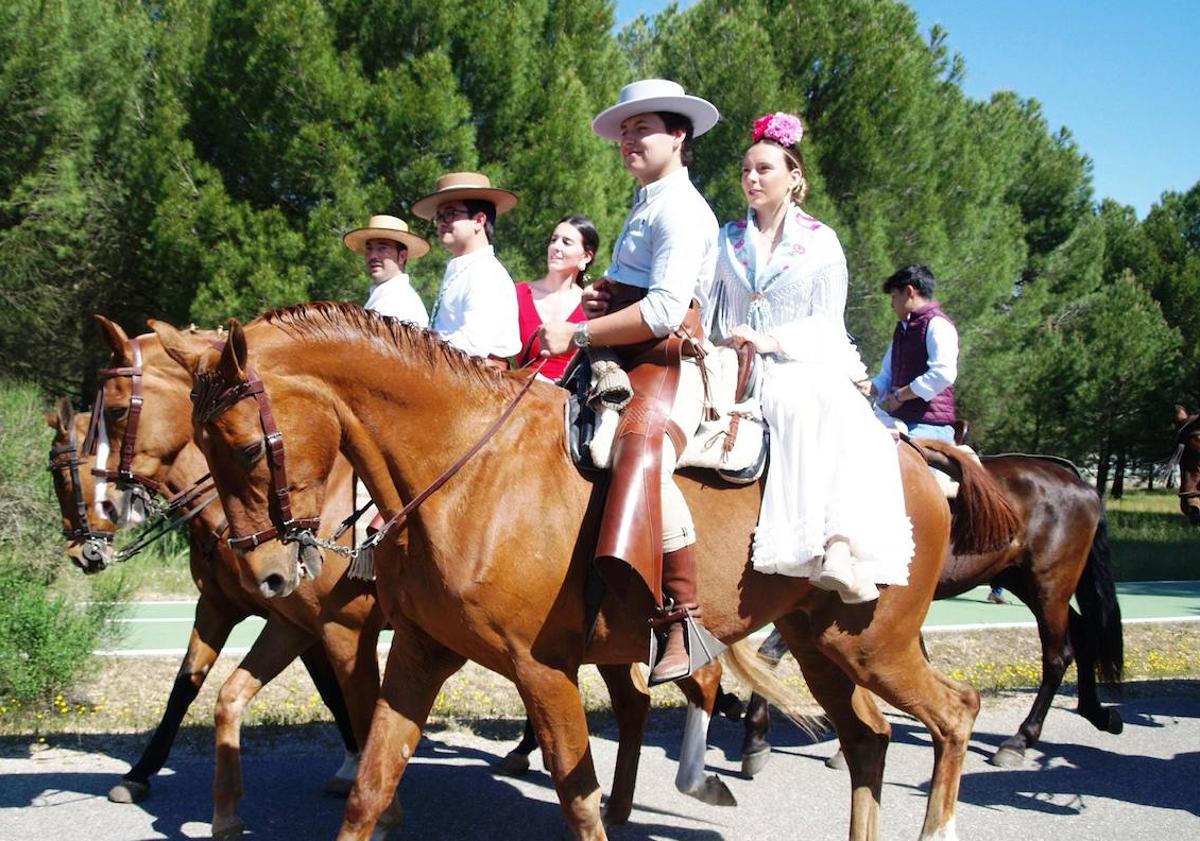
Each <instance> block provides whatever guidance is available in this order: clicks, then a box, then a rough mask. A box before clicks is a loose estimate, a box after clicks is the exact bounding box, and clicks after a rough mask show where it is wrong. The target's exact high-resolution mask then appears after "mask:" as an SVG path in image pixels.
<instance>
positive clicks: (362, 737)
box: [60, 316, 384, 838]
mask: <svg viewBox="0 0 1200 841" xmlns="http://www.w3.org/2000/svg"><path fill="white" fill-rule="evenodd" d="M97 322H98V323H99V325H100V327H101V332H102V335H103V336H104V338H105V340H106V342H107V344H108V346H109V349H110V350H111V352H112V357H111V360H110V366H109V370H110V371H114V370H115V371H133V370H135V369H136V370H138V371H139V377H138V379H137V380H136V386H135V380H134V378H133V377H132V376H129V375H126V374H123V373H122V374H116V375H112V376H107V377H104V378H103V379H102V389H101V391H100V393H99V397H98V403H100V404H101V406H102V411H103V413H104V421H105V424H104V429H105V433H106V437H107V438H108V440H109V441H110V442H111V446H110V447H108V448H106V449H108V450H109V457H108V458H107V459H105V460H103V462H102V464H101V465H100V466H101V467H102V468H107V469H108V471H109V474H110V476H111V475H113V474H115V473H118V472H120V471H119V463H120V460H121V458H122V451H123V450H128V452H129V453H130V457H129V458H128V465H127V469H128V470H129V472H130V473H132V474H133V475H134V476H136V477H145V478H148V479H150V480H151V481H152V482H154V483H158V484H161V485H162V486H163V487H164V488H166V489H170V490H178V489H182V488H186V487H188V486H189V485H191V484H192V483H193V482H194V481H195V480H196V479H198V478H200V477H202V476H203V475H205V474H206V473H207V465H206V464H205V461H204V457H203V455H202V454H201V453H200V451H199V449H198V448H197V447H196V446H195V444H194V443H193V441H192V427H191V422H190V414H191V403H190V400H189V396H188V395H189V391H190V389H191V377H190V375H189V374H188V372H187V371H185V370H184V369H183V368H181V367H180V366H179V365H178V364H177V363H176V362H175V361H174V360H173V359H171V357H169V356H168V355H167V354H166V353H165V352H164V351H163V349H162V346H161V344H160V343H159V341H158V338H157V337H156V336H154V335H153V334H149V335H146V336H139V337H137V338H136V339H134V340H131V339H129V338H128V337H127V335H126V333H125V331H124V330H122V329H121V327H120V326H119V325H117V324H115V323H114V322H112V321H109V320H108V319H106V318H104V317H103V316H97ZM193 338H194V340H195V341H198V342H201V343H204V344H206V345H207V344H212V343H213V342H214V341H216V338H217V337H216V334H211V333H210V334H198V335H193ZM135 388H136V390H137V391H138V392H139V393H140V394H139V397H140V400H135V399H134V396H133V393H134V390H135ZM135 404H139V405H140V411H139V412H136V413H131V407H132V406H133V405H135ZM133 417H136V421H131V418H133ZM131 424H135V426H133V434H132V435H131V434H130V429H131ZM97 455H98V457H100V456H103V452H98V454H97ZM89 473H90V471H89ZM81 479H82V475H81ZM351 482H352V470H351V468H350V464H349V462H347V461H346V460H345V459H342V458H338V459H335V460H334V461H333V462H332V463H331V465H330V476H329V477H328V484H329V493H328V494H327V495H326V496H325V498H324V500H323V502H322V505H321V506H320V508H319V509H317V510H319V511H320V514H321V516H322V518H323V520H324V522H326V523H327V524H329V525H330V527H331V528H332V526H334V525H337V523H338V522H339V521H341V520H342V519H343V518H344V517H346V516H347V515H348V514H349V513H350V511H351V510H352V508H353V500H352V491H351ZM102 484H103V485H104V486H105V487H99V488H98V487H95V486H94V485H93V486H92V488H91V489H90V490H89V489H87V488H86V486H85V488H84V492H85V494H88V495H92V496H95V497H97V499H93V500H92V502H91V503H90V504H88V506H87V508H88V512H89V516H95V517H98V516H99V513H98V512H97V511H96V509H97V508H98V507H101V506H103V507H104V509H105V510H109V511H116V512H119V514H118V520H119V521H120V524H122V525H123V524H125V521H126V520H127V519H133V520H136V519H137V518H138V517H137V516H136V513H135V512H137V511H138V510H139V506H138V505H137V504H136V500H135V498H136V497H137V496H138V495H139V494H140V491H139V490H138V488H139V487H145V486H146V485H147V483H146V482H144V481H126V482H112V481H105V482H102ZM64 496H67V494H66V493H65V489H62V490H60V500H61V499H62V498H63V497H64ZM96 502H99V503H100V505H99V506H98V505H96V504H95V503H96ZM64 512H65V510H64ZM226 516H227V514H226V512H225V511H224V510H223V509H222V507H221V506H220V505H212V506H208V507H207V508H205V509H204V510H203V511H202V512H201V513H200V514H199V515H198V516H197V518H196V519H195V520H193V521H192V525H191V531H190V535H189V536H190V549H191V565H192V572H193V578H194V580H195V581H196V584H197V588H198V589H199V591H200V598H199V601H198V602H197V607H196V618H195V622H194V625H193V630H192V635H191V639H190V640H189V643H188V654H187V655H186V656H185V658H184V661H183V664H182V665H181V667H180V672H179V675H178V676H177V678H176V682H175V687H174V688H173V689H172V696H173V697H175V696H176V694H177V693H178V702H179V706H178V707H177V708H174V709H172V710H171V716H170V718H171V720H172V721H173V722H174V726H173V727H172V728H171V729H170V730H169V731H165V732H164V736H166V735H170V736H173V735H174V728H175V727H177V726H178V722H177V720H176V719H177V718H179V719H181V718H182V716H183V713H184V712H185V710H186V704H187V703H188V702H190V700H191V699H192V698H194V697H195V694H196V692H198V691H199V688H200V685H201V684H202V683H203V681H204V678H205V676H207V674H208V671H209V669H210V668H211V666H212V663H213V662H214V661H215V660H216V658H217V655H218V654H219V652H220V649H221V646H222V645H223V644H224V643H225V640H226V639H227V638H228V636H229V633H230V631H231V630H232V628H233V626H234V625H235V624H236V623H237V622H238V621H240V620H241V619H242V618H244V617H245V616H247V615H250V614H256V615H261V616H264V617H265V618H266V620H267V622H266V624H265V625H264V626H263V629H262V631H261V632H260V633H259V635H258V638H257V639H256V640H255V641H254V643H253V644H252V646H251V648H250V651H249V652H248V653H247V654H246V656H245V657H244V658H243V659H242V661H241V663H239V665H238V667H237V669H235V670H234V672H233V673H232V674H231V675H230V676H229V678H228V679H227V680H226V681H225V683H224V685H223V686H222V687H221V690H220V692H219V694H218V698H217V704H216V710H215V715H214V720H215V733H214V735H215V741H216V763H215V769H214V779H213V821H212V826H213V837H214V838H233V837H237V836H239V835H240V834H241V832H242V829H243V822H242V820H241V818H239V817H238V815H237V811H236V807H237V802H238V800H239V799H240V798H241V795H242V780H241V761H240V728H241V721H242V716H243V714H244V711H245V709H246V707H247V705H248V704H249V703H250V702H251V701H252V700H253V698H254V697H255V695H257V693H258V692H259V691H260V690H261V689H262V687H263V686H265V685H266V684H267V683H269V682H270V681H271V680H273V679H274V678H275V677H276V676H277V675H278V674H279V673H280V672H281V671H282V670H283V669H284V668H285V667H287V666H288V665H289V664H290V663H291V662H292V661H294V660H295V659H296V658H297V657H302V658H303V659H304V660H305V661H306V662H310V661H311V662H313V663H316V664H317V667H318V668H325V667H326V664H328V669H329V673H330V675H331V676H332V677H333V679H334V683H335V684H336V685H337V686H338V687H339V688H340V690H341V695H342V697H343V699H344V700H343V701H342V702H341V706H342V707H344V709H345V710H346V713H345V715H344V716H342V715H341V714H340V713H338V714H337V715H338V717H339V718H344V719H345V726H346V727H348V730H349V733H348V734H347V736H348V738H347V739H346V741H347V742H350V743H351V744H353V745H358V746H361V745H365V744H366V740H367V731H368V729H369V727H370V721H371V715H372V711H373V709H374V706H375V700H376V698H377V697H378V689H379V661H378V655H377V653H376V647H377V645H378V639H379V633H380V631H381V630H382V628H383V626H384V617H383V613H382V611H381V610H380V608H379V605H378V603H377V601H376V599H375V596H374V587H373V584H371V583H369V582H364V581H359V580H355V579H350V578H347V577H346V576H345V574H344V573H345V571H346V559H345V557H344V556H342V555H339V554H337V553H335V552H332V551H326V552H324V555H325V558H324V563H314V562H312V561H310V567H312V571H313V574H314V577H313V578H312V579H310V580H306V581H305V582H304V583H303V584H301V585H300V586H299V587H297V588H296V590H295V592H294V593H293V594H292V595H290V596H289V597H288V598H283V599H279V598H272V597H271V596H270V595H268V594H264V593H263V592H262V591H261V590H260V588H258V587H257V585H256V583H255V582H254V581H252V580H250V579H247V578H246V577H245V576H244V575H243V574H242V566H241V564H239V563H238V561H237V559H236V555H235V553H234V552H233V550H232V549H230V547H229V545H228V542H227V540H226V539H225V538H224V537H223V536H222V535H223V533H224V531H225V525H224V521H225V518H226ZM72 551H73V549H72V547H68V553H69V554H70V553H72ZM110 551H111V549H110ZM317 570H319V572H318V571H317ZM310 652H311V653H310ZM322 683H325V684H327V683H328V681H325V680H322ZM349 737H352V741H351V739H350V738H349ZM155 747H156V748H157V749H160V750H162V751H163V753H162V756H161V759H163V760H165V749H166V748H167V747H169V743H168V744H167V745H161V746H155ZM153 760H154V762H159V756H158V754H157V753H155V755H154V756H153ZM159 764H161V763H159ZM151 765H153V763H151ZM154 770H157V769H156V768H155V769H154ZM131 773H133V772H131ZM352 774H353V763H350V765H349V766H347V767H344V769H343V772H342V774H341V775H340V776H341V778H342V782H333V783H331V785H332V787H333V788H334V789H335V790H337V789H340V791H341V793H345V792H346V791H348V788H349V786H348V784H347V783H346V782H345V781H346V780H348V779H349V778H350V777H351V776H352ZM140 776H141V775H140V773H139V775H138V777H140ZM135 779H137V778H135ZM139 781H141V780H139ZM134 788H135V789H136V786H135V787H134ZM135 795H136V792H135Z"/></svg>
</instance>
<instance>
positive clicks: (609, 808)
mask: <svg viewBox="0 0 1200 841" xmlns="http://www.w3.org/2000/svg"><path fill="white" fill-rule="evenodd" d="M632 811H633V804H632V803H621V804H619V805H615V804H614V803H613V802H612V801H611V800H610V801H609V802H608V803H606V804H605V805H604V811H603V820H604V825H605V826H623V825H624V824H626V823H628V822H629V814H630V813H631V812H632Z"/></svg>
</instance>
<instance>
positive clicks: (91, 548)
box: [46, 424, 116, 569]
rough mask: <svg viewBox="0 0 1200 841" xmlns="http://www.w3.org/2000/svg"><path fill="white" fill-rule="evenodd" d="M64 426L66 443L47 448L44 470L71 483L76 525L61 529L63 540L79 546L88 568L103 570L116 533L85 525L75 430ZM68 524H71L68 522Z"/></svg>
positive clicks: (85, 518)
mask: <svg viewBox="0 0 1200 841" xmlns="http://www.w3.org/2000/svg"><path fill="white" fill-rule="evenodd" d="M67 426H68V430H69V431H68V435H67V443H65V444H60V445H59V446H57V447H51V448H50V463H49V464H48V465H47V466H46V469H47V470H49V471H50V472H51V473H55V474H58V475H59V476H60V477H61V478H62V479H63V480H64V481H65V480H67V479H70V482H71V491H72V495H73V497H74V502H75V514H76V517H77V518H78V521H79V525H78V526H76V527H75V528H65V529H63V530H62V533H63V537H65V538H66V539H67V540H71V541H75V542H78V543H82V544H83V548H82V550H81V551H82V554H83V559H84V560H85V561H87V562H88V564H89V565H91V566H96V567H98V568H99V569H103V568H104V567H105V566H106V564H105V561H104V550H105V549H106V548H107V547H108V546H111V545H112V542H113V538H114V537H115V536H116V532H111V531H97V530H95V529H93V528H92V527H91V523H90V522H89V521H88V514H87V501H86V500H85V499H84V498H83V485H82V484H81V482H80V480H79V466H80V465H81V464H83V461H82V460H81V459H80V458H79V448H78V446H77V445H76V438H75V426H74V424H68V425H67ZM63 456H66V458H63ZM68 522H70V520H69V519H68Z"/></svg>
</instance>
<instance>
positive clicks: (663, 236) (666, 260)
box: [607, 167, 717, 338]
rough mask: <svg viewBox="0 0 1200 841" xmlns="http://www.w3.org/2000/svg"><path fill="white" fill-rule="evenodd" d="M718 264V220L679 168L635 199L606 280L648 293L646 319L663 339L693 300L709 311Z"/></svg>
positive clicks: (643, 304)
mask: <svg viewBox="0 0 1200 841" xmlns="http://www.w3.org/2000/svg"><path fill="white" fill-rule="evenodd" d="M716 264H717V217H716V216H714V215H713V212H712V208H710V207H709V206H708V202H706V201H705V200H704V196H702V195H700V191H699V190H697V189H696V188H695V187H694V186H693V185H692V182H691V181H690V180H689V179H688V171H687V167H681V168H680V169H678V170H676V171H675V172H672V173H671V174H670V175H667V176H666V177H664V178H660V179H659V180H657V181H655V182H654V183H653V184H648V185H646V186H645V187H642V188H641V189H639V190H638V191H637V193H636V194H635V195H634V200H633V209H632V210H630V212H629V217H628V218H627V219H626V220H625V227H623V228H622V229H621V234H620V236H618V237H617V241H616V244H614V245H613V256H612V264H611V265H610V266H609V267H608V273H607V274H608V276H609V277H611V278H612V279H613V280H617V281H620V282H621V283H626V284H628V285H630V286H639V287H641V288H642V289H646V290H648V291H647V293H646V297H645V298H643V299H642V300H641V301H640V302H639V306H640V307H641V310H642V319H643V320H644V321H645V322H646V324H647V325H648V326H649V327H650V329H651V330H653V331H654V335H655V336H658V337H659V338H662V337H663V336H665V335H667V334H668V333H670V332H671V331H672V330H674V329H675V328H677V327H678V326H679V325H680V324H681V323H683V317H684V315H685V314H686V313H687V309H688V306H689V304H691V302H692V299H693V298H695V299H696V300H697V301H699V302H700V307H701V310H702V311H703V310H705V309H707V305H708V294H709V288H710V287H711V286H712V279H713V271H714V270H715V268H716Z"/></svg>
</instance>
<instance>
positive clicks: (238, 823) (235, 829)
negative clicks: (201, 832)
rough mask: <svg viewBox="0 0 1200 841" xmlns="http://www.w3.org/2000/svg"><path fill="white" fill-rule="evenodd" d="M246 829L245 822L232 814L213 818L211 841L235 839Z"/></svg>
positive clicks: (234, 840)
mask: <svg viewBox="0 0 1200 841" xmlns="http://www.w3.org/2000/svg"><path fill="white" fill-rule="evenodd" d="M245 829H246V822H245V821H243V820H242V819H241V818H239V817H238V816H237V815H233V816H232V817H228V818H213V830H212V837H213V841H237V839H238V838H241V837H242V832H243V831H245Z"/></svg>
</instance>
